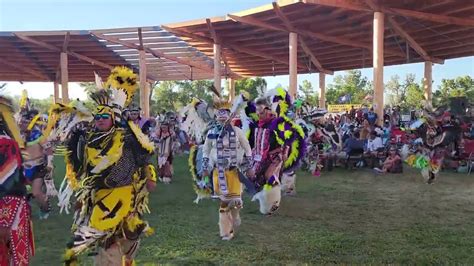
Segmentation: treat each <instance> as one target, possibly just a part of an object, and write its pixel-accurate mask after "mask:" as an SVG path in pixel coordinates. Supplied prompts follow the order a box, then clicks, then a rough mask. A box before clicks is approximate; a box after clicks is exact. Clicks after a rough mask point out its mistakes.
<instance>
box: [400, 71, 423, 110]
mask: <svg viewBox="0 0 474 266" xmlns="http://www.w3.org/2000/svg"><path fill="white" fill-rule="evenodd" d="M413 76H414V75H413ZM424 103H425V95H424V90H423V87H422V85H420V84H418V83H415V82H412V83H409V84H408V85H407V86H406V97H405V99H404V101H403V102H402V103H401V107H402V109H404V110H410V109H413V108H416V109H420V108H422V107H423V105H424Z"/></svg>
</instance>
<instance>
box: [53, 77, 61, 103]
mask: <svg viewBox="0 0 474 266" xmlns="http://www.w3.org/2000/svg"><path fill="white" fill-rule="evenodd" d="M53 84H54V94H53V96H54V97H53V101H54V103H60V100H59V84H58V82H57V81H54V83H53Z"/></svg>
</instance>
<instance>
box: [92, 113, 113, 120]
mask: <svg viewBox="0 0 474 266" xmlns="http://www.w3.org/2000/svg"><path fill="white" fill-rule="evenodd" d="M109 118H110V114H98V115H95V116H94V120H96V121H99V120H100V119H104V120H106V119H109Z"/></svg>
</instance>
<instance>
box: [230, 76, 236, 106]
mask: <svg viewBox="0 0 474 266" xmlns="http://www.w3.org/2000/svg"><path fill="white" fill-rule="evenodd" d="M228 81H229V102H231V103H233V102H234V99H235V79H232V78H229V79H228Z"/></svg>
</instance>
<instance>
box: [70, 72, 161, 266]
mask: <svg viewBox="0 0 474 266" xmlns="http://www.w3.org/2000/svg"><path fill="white" fill-rule="evenodd" d="M130 72H131V70H130ZM127 73H128V72H127ZM131 74H133V72H131ZM132 77H133V76H132ZM109 79H110V78H109ZM122 80H126V79H125V78H122ZM113 89H117V88H116V87H113ZM112 93H114V92H112ZM99 94H101V95H96V96H94V97H92V98H93V99H94V100H95V101H96V102H98V103H99V106H98V108H97V111H96V115H97V114H99V115H100V114H109V115H111V116H112V117H113V119H114V121H115V125H114V126H112V128H111V129H110V130H108V131H106V132H103V131H94V130H92V132H88V133H85V132H84V131H76V132H74V133H73V134H72V136H71V139H70V142H69V143H68V145H67V148H68V154H67V158H66V164H67V165H66V168H67V173H66V175H67V177H68V178H70V179H76V180H78V186H79V188H78V189H77V194H76V198H77V201H78V204H77V206H80V208H78V209H77V210H76V212H75V215H74V224H73V233H74V239H73V241H71V243H70V245H69V246H68V250H67V251H66V254H65V262H66V264H72V263H74V262H75V261H76V256H77V255H78V254H80V253H82V252H84V251H86V250H90V249H92V248H96V249H97V255H96V258H95V263H96V265H117V263H118V264H121V263H120V262H124V263H125V264H131V263H132V261H133V258H134V256H135V253H136V250H137V249H138V245H139V240H140V236H141V235H142V234H148V233H152V229H151V228H150V227H149V226H148V223H147V222H145V221H143V220H142V215H143V214H144V213H145V212H148V211H149V210H148V206H147V203H148V191H147V189H146V183H147V181H149V180H151V181H153V182H156V174H155V169H154V167H153V165H152V164H151V162H150V158H151V155H152V154H153V152H154V146H153V143H152V142H151V141H149V140H148V137H147V136H146V135H144V134H143V133H142V131H141V130H140V128H138V126H137V125H135V124H133V122H128V123H126V124H120V122H121V121H120V119H119V117H118V115H119V114H120V111H119V110H116V109H117V105H116V104H115V105H114V104H113V103H111V102H110V99H107V94H106V92H105V91H101V92H100V93H99ZM128 96H129V95H128ZM130 97H131V96H130ZM99 99H100V100H99ZM126 102H127V101H125V102H124V103H126ZM84 140H85V141H84ZM81 143H83V144H81ZM76 151H77V152H76Z"/></svg>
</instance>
